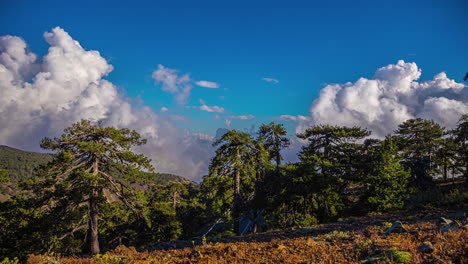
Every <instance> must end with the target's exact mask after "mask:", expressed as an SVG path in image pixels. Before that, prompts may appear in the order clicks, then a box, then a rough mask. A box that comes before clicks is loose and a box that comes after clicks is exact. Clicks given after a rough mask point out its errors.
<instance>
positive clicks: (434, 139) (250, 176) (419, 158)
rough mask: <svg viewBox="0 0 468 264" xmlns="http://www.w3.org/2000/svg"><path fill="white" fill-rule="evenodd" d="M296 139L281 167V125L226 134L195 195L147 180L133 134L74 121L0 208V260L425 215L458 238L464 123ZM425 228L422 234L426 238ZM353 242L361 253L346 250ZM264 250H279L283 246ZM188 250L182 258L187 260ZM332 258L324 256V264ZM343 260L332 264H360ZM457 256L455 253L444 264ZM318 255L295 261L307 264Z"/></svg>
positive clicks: (343, 130) (467, 177)
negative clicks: (449, 215)
mask: <svg viewBox="0 0 468 264" xmlns="http://www.w3.org/2000/svg"><path fill="white" fill-rule="evenodd" d="M297 137H299V138H300V139H302V140H303V142H304V145H303V146H302V148H301V150H300V151H299V152H298V156H299V161H298V162H297V163H287V164H283V162H282V159H283V158H282V155H281V151H282V150H283V149H284V148H287V147H288V146H289V145H290V139H289V138H288V137H286V130H285V129H284V127H283V125H281V124H275V123H273V122H272V123H270V124H264V125H262V126H261V127H260V128H259V130H258V131H257V134H256V135H255V134H254V135H252V134H249V133H244V132H240V131H236V130H228V131H227V132H226V133H225V134H224V135H222V136H221V137H220V138H219V139H217V140H216V141H215V142H214V143H213V145H214V146H215V147H216V148H217V149H216V152H215V155H214V157H213V158H212V160H211V164H210V168H209V173H208V174H207V175H205V176H204V177H203V181H202V182H201V184H200V185H199V186H198V185H195V184H193V183H192V182H189V181H186V180H183V179H181V178H178V177H174V176H172V175H163V177H162V178H161V177H160V176H158V175H157V174H155V173H154V172H153V170H154V169H153V168H152V167H151V165H150V163H149V159H148V158H147V157H145V156H144V155H141V154H136V153H133V152H132V151H131V147H132V146H134V145H142V144H145V143H146V140H145V139H143V138H141V137H140V135H139V134H138V132H137V131H134V130H130V129H127V128H121V129H116V128H113V127H102V125H101V123H93V122H92V121H89V120H82V121H80V122H78V123H75V124H73V125H72V126H71V127H68V128H66V129H65V130H64V134H63V135H62V137H60V138H53V139H51V138H45V139H43V140H42V141H41V147H42V148H44V149H48V150H51V151H54V152H55V153H57V154H56V155H54V156H53V157H52V158H53V160H52V161H51V162H50V163H48V164H47V165H45V166H42V167H41V168H40V169H37V170H35V171H37V174H36V175H35V176H36V177H32V178H30V179H28V180H27V181H25V182H23V183H22V184H21V185H20V187H21V192H18V193H17V195H15V196H14V197H12V198H11V199H9V200H7V201H5V202H2V203H0V255H5V256H9V257H15V256H19V257H21V258H23V259H26V257H27V255H28V254H49V255H50V254H57V253H60V254H62V255H86V254H88V255H96V256H98V255H97V254H98V253H100V252H107V251H109V250H112V249H114V248H116V247H118V246H122V245H125V246H133V247H135V248H137V249H138V250H146V249H157V248H160V247H159V246H158V245H157V244H160V243H164V242H165V241H171V240H177V239H185V240H188V241H197V243H205V242H204V241H207V240H208V239H216V238H219V237H226V236H227V237H229V236H234V235H238V236H243V235H246V234H248V233H258V232H265V231H269V230H278V229H279V230H282V229H283V230H284V229H287V228H297V227H314V226H318V225H321V224H327V223H333V222H335V221H339V220H342V219H346V218H354V217H362V216H374V215H376V214H380V213H393V212H401V211H406V212H410V214H411V213H412V212H414V215H409V216H407V219H415V218H417V217H419V216H417V215H416V212H418V211H420V210H425V209H435V210H439V211H445V210H448V209H452V210H458V211H460V214H457V215H458V216H457V221H456V222H453V221H452V223H455V224H456V228H458V229H457V230H458V231H460V232H458V233H457V234H453V235H455V236H454V237H464V236H466V231H464V229H465V228H466V223H467V218H466V213H467V212H466V209H467V206H466V205H467V203H468V192H467V183H468V160H467V158H468V155H467V149H468V148H467V146H468V115H464V116H462V117H461V118H460V120H459V122H458V124H457V126H456V127H455V128H454V129H451V130H448V129H445V128H444V127H442V126H440V125H439V124H437V123H436V122H434V121H432V120H425V119H421V118H416V119H409V120H406V121H405V122H403V123H401V124H400V125H399V126H398V129H397V130H395V131H389V134H388V136H386V137H385V138H381V139H377V138H372V134H371V132H370V131H369V130H367V129H364V128H360V127H345V126H331V125H320V126H312V127H309V128H307V129H305V130H304V132H303V133H299V134H297ZM158 177H160V178H159V179H158ZM168 182H169V184H166V185H161V184H158V183H168ZM23 194H28V195H23ZM57 216H59V217H57ZM20 220H21V221H20ZM395 220H397V219H395ZM433 225H434V223H431V227H430V228H429V229H430V231H428V232H432V233H433V234H434V235H436V233H437V227H435V226H433ZM415 228H416V229H418V228H420V227H419V226H415ZM424 228H425V227H424ZM373 229H375V228H373V227H372V226H371V227H369V229H368V231H364V233H363V234H352V235H351V237H355V236H357V235H363V236H364V237H370V238H371V239H372V240H376V241H378V243H381V242H382V241H381V240H380V238H377V237H374V238H373V237H372V235H370V236H369V232H371V233H372V232H373ZM429 229H428V230H429ZM342 231H343V230H342ZM344 231H346V230H344ZM374 231H375V230H374ZM432 233H431V234H432ZM338 234H340V236H341V233H338ZM348 235H349V234H346V236H348ZM411 235H414V234H411ZM444 237H448V236H444ZM341 238H342V237H340V239H341ZM401 239H403V238H401ZM408 239H409V240H411V242H410V241H409V240H407V241H406V242H408V243H410V244H407V245H404V244H398V241H395V245H396V246H395V245H393V244H392V247H396V248H395V249H396V250H404V251H408V250H409V251H411V252H413V253H415V250H416V248H417V246H416V243H419V242H421V243H422V242H424V241H419V240H421V239H422V238H421V237H420V236H419V235H415V236H413V237H412V238H408ZM425 239H426V238H425ZM443 239H444V238H443V237H441V236H439V235H437V236H434V241H439V242H440V243H441V244H440V245H441V247H444V248H445V247H446V246H447V245H450V244H451V243H450V241H449V242H447V241H442V240H443ZM345 240H346V241H347V240H348V238H346V239H345ZM301 241H302V240H301ZM344 242H345V241H341V240H340V241H338V240H337V241H335V240H333V241H332V242H330V244H327V245H330V246H331V247H333V248H336V247H337V246H338V244H333V243H344ZM348 242H349V241H348ZM361 242H362V243H367V242H366V241H361V240H356V241H354V242H352V243H351V244H353V245H355V246H359V245H360V243H361ZM406 242H405V243H406ZM439 242H437V243H439ZM194 243H195V242H194ZM287 243H289V242H287ZM291 243H292V244H290V246H291V247H293V248H295V247H296V245H294V243H296V242H291ZM300 243H302V242H300ZM382 243H384V242H382ZM398 245H399V246H398ZM264 246H265V247H264V248H263V249H262V250H264V249H265V248H266V249H269V248H270V247H278V248H281V249H285V248H284V247H283V246H285V245H283V244H281V245H276V244H274V245H271V244H266V245H264ZM287 247H289V246H287ZM223 248H224V247H223ZM374 249H375V250H377V249H378V250H385V251H384V252H386V251H387V250H392V248H390V246H389V245H386V246H381V245H380V246H378V247H374V246H372V247H369V248H368V249H366V250H367V253H366V254H376V255H377V254H379V253H378V251H376V252H373V250H374ZM196 250H200V251H201V249H196ZM203 250H204V249H203ZM223 250H230V249H223ZM246 250H247V249H246ZM327 250H328V249H327ZM189 251H190V252H191V253H190V252H189ZM189 251H184V252H185V253H187V254H189V253H190V254H194V253H193V252H194V251H192V250H189ZM332 251H333V250H332ZM332 251H330V253H329V254H328V255H330V254H332V255H335V253H333V252H332ZM184 252H182V254H185V253H184ZM203 252H211V251H210V250H208V251H203ZM245 252H247V251H245ZM179 253H181V252H179ZM179 253H174V254H179ZM218 253H219V252H213V254H218ZM342 253H343V255H342V258H343V260H345V259H346V260H352V261H355V260H357V259H358V258H361V257H364V255H362V254H360V253H359V255H356V256H353V257H352V258H351V257H349V256H350V255H349V254H351V252H342ZM380 253H382V252H380ZM171 254H172V253H171ZM203 254H205V253H201V254H200V255H199V256H198V257H197V258H200V259H201V258H202V255H203ZM242 254H244V253H242ZM249 254H250V253H249ZM340 254H341V253H340ZM254 255H255V254H254ZM460 255H461V253H460V249H459V248H457V249H456V252H452V253H450V254H449V253H447V252H445V253H444V256H448V257H450V256H456V257H457V258H459V259H460ZM252 256H253V255H251V256H249V258H250V257H252ZM326 256H327V255H321V256H318V255H317V256H309V255H305V257H307V258H309V257H311V258H314V257H315V258H317V259H316V261H319V260H318V259H320V258H324V257H326ZM186 257H187V256H185V255H183V256H182V257H181V258H182V259H184V260H181V261H185V260H187V258H186ZM191 257H192V256H189V258H191ZM278 257H279V255H278ZM383 257H384V258H385V257H388V256H383ZM39 258H41V257H39ZM434 258H436V256H434ZM163 259H164V257H163ZM210 259H212V258H210ZM159 260H162V259H159ZM420 260H421V259H419V260H418V261H420ZM340 261H341V260H340ZM352 261H351V262H352ZM96 263H99V262H96ZM142 263H145V262H142Z"/></svg>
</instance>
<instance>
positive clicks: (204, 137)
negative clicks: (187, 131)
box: [193, 133, 214, 141]
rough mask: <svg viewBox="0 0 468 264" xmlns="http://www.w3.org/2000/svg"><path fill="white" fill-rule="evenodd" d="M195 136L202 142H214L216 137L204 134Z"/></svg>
mask: <svg viewBox="0 0 468 264" xmlns="http://www.w3.org/2000/svg"><path fill="white" fill-rule="evenodd" d="M193 136H195V137H197V138H198V139H200V140H206V141H213V140H214V136H210V135H207V134H203V133H193Z"/></svg>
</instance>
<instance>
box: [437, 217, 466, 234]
mask: <svg viewBox="0 0 468 264" xmlns="http://www.w3.org/2000/svg"><path fill="white" fill-rule="evenodd" d="M439 223H440V232H441V233H442V234H443V233H445V232H449V231H457V230H459V229H460V228H463V226H462V224H461V223H460V222H459V221H457V220H455V221H453V220H451V219H447V218H444V217H441V218H440V219H439Z"/></svg>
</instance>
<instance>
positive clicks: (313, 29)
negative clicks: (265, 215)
mask: <svg viewBox="0 0 468 264" xmlns="http://www.w3.org/2000/svg"><path fill="white" fill-rule="evenodd" d="M123 2H124V1H21V0H14V1H13V0H3V1H1V8H0V10H1V11H0V36H3V35H15V36H20V37H22V38H23V39H24V40H25V41H26V43H27V44H28V45H29V47H30V49H31V50H32V51H33V52H35V53H36V54H38V55H39V56H43V55H45V54H46V53H47V49H48V47H49V45H48V44H47V43H46V42H45V41H44V38H43V36H42V34H43V33H44V32H46V31H50V30H51V29H52V28H54V27H56V26H59V27H61V28H63V29H64V30H65V31H66V32H68V33H69V34H70V35H71V36H72V37H73V38H74V39H75V40H78V41H79V42H80V43H81V45H82V46H83V47H84V48H85V49H86V50H98V51H99V52H100V53H101V55H102V56H103V57H104V58H106V59H107V60H108V61H109V63H110V64H112V65H113V67H114V70H113V71H112V72H111V73H110V74H109V76H107V77H106V79H107V80H109V81H111V82H112V83H114V84H115V85H117V86H119V87H121V89H122V91H125V93H126V94H127V95H128V96H129V97H131V98H136V99H137V100H136V101H138V100H141V101H140V102H141V103H142V104H144V105H148V106H150V107H152V108H154V109H155V111H159V109H160V108H161V107H167V108H169V109H170V111H169V112H167V113H162V115H169V114H172V115H180V116H186V117H188V118H190V119H191V121H189V122H177V121H176V122H175V124H176V125H177V126H179V127H182V128H189V129H190V130H191V131H192V132H200V133H205V134H209V135H214V133H215V131H216V128H218V127H225V124H224V120H225V118H224V117H223V116H228V115H245V114H250V115H254V116H255V118H254V119H252V120H232V124H231V126H232V127H233V128H250V127H251V126H252V125H255V126H256V127H258V126H259V125H260V124H261V123H266V122H270V121H274V120H275V119H274V117H278V116H280V115H293V116H297V115H304V116H307V115H309V108H310V105H311V103H312V101H313V100H314V99H316V98H317V97H318V95H319V91H320V89H322V88H323V87H325V85H326V84H330V83H346V82H355V81H356V80H357V79H358V78H360V77H365V78H371V77H372V76H373V74H374V72H375V71H376V70H377V69H378V68H380V67H383V66H386V65H389V64H395V63H397V61H398V60H400V59H402V60H405V61H407V62H416V63H417V65H418V67H419V68H421V69H422V75H421V80H429V79H432V77H433V76H434V75H435V74H437V73H439V72H442V71H444V72H446V73H447V75H448V76H449V77H450V78H452V79H455V80H456V81H458V82H461V80H462V77H463V76H464V73H465V72H466V71H468V49H467V47H468V35H467V34H466V31H467V25H468V16H467V13H466V11H467V10H468V4H466V2H465V1H303V2H298V1H126V3H123ZM159 64H161V65H164V66H165V67H167V68H170V69H176V70H178V71H179V73H180V74H181V75H183V74H186V73H189V74H190V77H191V78H192V79H193V80H197V81H200V80H206V81H211V82H216V83H218V84H219V85H220V88H217V89H208V88H204V87H199V86H196V85H195V86H194V88H193V89H192V91H191V95H190V98H189V99H188V102H187V103H186V104H185V105H179V104H177V102H176V101H175V100H174V98H173V96H172V95H171V94H170V93H167V92H164V91H162V90H161V84H159V85H155V81H154V80H153V79H152V78H151V76H152V73H153V71H154V70H156V69H157V67H158V65H159ZM263 78H274V79H277V80H278V81H279V82H278V83H275V82H267V81H264V80H263ZM199 99H202V100H204V101H205V102H206V104H207V105H209V106H214V105H216V106H220V107H223V108H224V109H226V110H227V111H229V113H226V114H219V115H220V116H221V118H218V119H216V118H215V117H214V116H215V113H209V112H204V111H201V110H198V109H194V108H187V106H200V105H201V104H200V102H199ZM284 123H285V125H286V126H287V127H288V130H289V131H290V132H294V128H295V127H296V123H294V122H288V121H286V122H284Z"/></svg>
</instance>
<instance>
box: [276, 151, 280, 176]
mask: <svg viewBox="0 0 468 264" xmlns="http://www.w3.org/2000/svg"><path fill="white" fill-rule="evenodd" d="M280 164H281V156H280V153H279V149H278V152H277V153H276V174H279V166H280Z"/></svg>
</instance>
